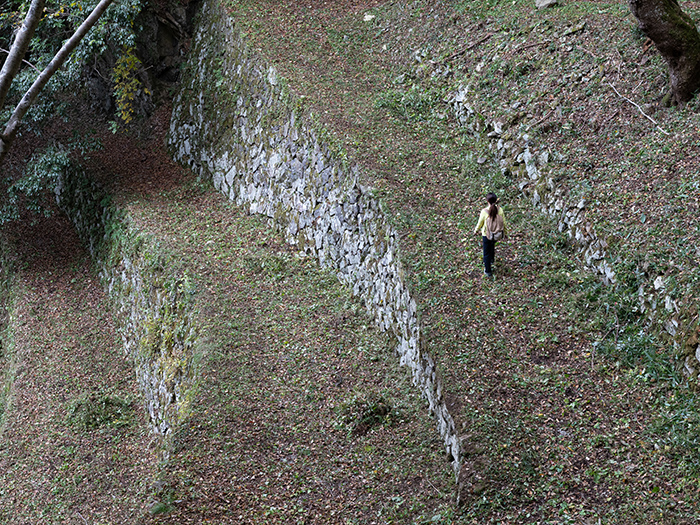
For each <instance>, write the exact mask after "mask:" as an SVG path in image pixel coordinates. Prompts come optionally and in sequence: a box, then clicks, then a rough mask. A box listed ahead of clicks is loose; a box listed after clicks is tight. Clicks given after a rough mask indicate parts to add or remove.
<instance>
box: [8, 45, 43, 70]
mask: <svg viewBox="0 0 700 525" xmlns="http://www.w3.org/2000/svg"><path fill="white" fill-rule="evenodd" d="M0 53H7V54H8V55H9V54H10V52H9V51H8V50H7V49H3V48H1V47H0ZM22 62H23V63H24V64H27V65H28V66H29V67H31V68H32V69H33V70H34V71H36V72H37V73H38V72H39V69H38V68H37V67H36V66H35V65H34V64H32V63H31V62H27V61H26V60H24V59H22Z"/></svg>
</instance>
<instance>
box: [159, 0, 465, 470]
mask: <svg viewBox="0 0 700 525" xmlns="http://www.w3.org/2000/svg"><path fill="white" fill-rule="evenodd" d="M200 17H201V18H200V21H199V24H198V27H197V29H196V31H195V35H194V38H193V42H192V51H191V53H190V60H189V62H188V64H187V67H186V69H185V72H184V74H183V82H182V86H181V90H180V93H179V94H178V96H177V97H176V99H175V102H174V105H173V114H172V121H171V129H170V137H169V144H170V148H171V149H172V154H173V156H174V158H175V159H176V160H178V161H179V162H181V163H183V164H186V165H187V166H189V167H190V168H191V169H192V170H194V171H195V172H196V173H198V174H199V176H200V177H202V178H205V179H211V180H212V181H213V183H214V186H215V187H216V188H217V189H218V190H219V191H221V192H222V193H224V194H225V195H227V196H228V197H229V199H231V200H232V201H235V202H236V203H237V204H239V205H245V206H247V207H248V208H249V210H250V213H258V214H263V215H265V216H267V217H269V218H270V221H271V223H272V224H273V225H274V226H275V227H277V228H279V229H280V230H282V231H283V232H284V235H285V237H286V239H287V241H288V242H290V243H292V244H296V245H297V246H299V248H300V249H302V250H304V251H306V252H307V253H308V254H310V255H313V256H314V257H316V258H317V259H318V260H319V262H320V263H321V265H322V266H324V267H327V268H331V269H333V270H334V271H335V272H336V274H337V275H338V277H339V278H340V280H341V281H343V282H344V283H346V284H347V285H348V287H349V288H350V289H352V291H353V293H354V294H356V295H359V296H360V297H362V299H363V300H364V302H365V304H366V306H367V309H368V311H369V312H370V315H372V316H373V317H374V318H375V320H376V322H377V324H378V325H379V326H380V327H381V328H383V329H384V330H386V331H389V332H390V333H391V334H393V335H394V336H395V337H396V339H397V345H396V351H397V353H398V355H399V358H400V362H401V364H402V365H405V366H408V367H409V368H410V369H411V372H412V374H413V381H414V384H415V385H416V386H417V387H418V388H419V389H420V391H421V393H422V395H423V396H424V397H425V399H427V401H428V404H429V407H430V411H431V412H432V413H433V414H434V416H435V418H436V421H437V426H438V430H439V432H440V435H441V436H442V438H443V440H444V443H445V447H446V450H447V453H448V456H449V457H450V458H451V461H452V465H453V468H454V470H455V473H456V474H457V473H458V472H459V466H460V445H459V440H458V437H457V433H456V429H455V424H454V421H453V419H452V416H451V415H450V413H449V410H448V409H447V406H446V403H445V400H444V397H443V393H442V384H441V381H440V378H439V375H438V372H437V367H436V364H435V362H434V360H433V358H432V357H431V356H430V355H429V354H428V353H427V352H426V351H425V350H424V349H423V348H422V346H421V336H420V322H419V316H418V308H417V305H416V302H415V300H414V299H413V297H412V296H411V292H410V290H409V288H408V286H407V281H406V278H405V275H404V269H403V266H402V264H401V261H400V246H399V239H398V236H397V234H396V232H395V231H394V229H393V228H392V227H391V226H390V225H389V223H388V222H387V220H386V217H385V216H384V214H383V212H382V207H381V204H380V202H379V201H378V200H377V198H375V197H374V195H373V192H372V190H371V189H370V188H367V187H365V186H363V185H362V184H360V182H359V173H358V171H357V169H355V168H353V167H351V166H349V165H348V164H347V163H346V162H345V161H344V160H343V159H342V156H341V155H339V154H335V153H333V150H332V147H331V145H330V144H329V141H328V140H326V139H324V132H323V130H322V129H321V128H319V127H317V126H315V125H313V124H311V123H310V122H309V121H308V120H305V119H302V118H300V117H299V115H298V113H297V112H296V111H295V110H294V106H295V102H294V100H293V99H292V97H290V96H289V95H288V93H287V91H286V89H285V83H284V79H282V78H280V77H279V75H278V74H277V72H276V71H275V69H274V68H271V67H268V66H267V65H266V64H265V63H264V62H263V61H262V60H261V58H259V57H258V56H256V55H255V54H254V53H252V52H250V51H249V50H248V49H247V48H246V45H245V43H244V42H243V40H242V39H241V37H240V35H239V33H238V31H237V30H236V29H235V28H234V26H233V23H232V21H231V20H230V19H229V17H228V16H227V15H226V13H225V11H224V10H223V9H222V8H221V7H220V6H219V4H218V3H217V2H215V1H209V2H205V4H204V5H203V7H202V11H201V13H200Z"/></svg>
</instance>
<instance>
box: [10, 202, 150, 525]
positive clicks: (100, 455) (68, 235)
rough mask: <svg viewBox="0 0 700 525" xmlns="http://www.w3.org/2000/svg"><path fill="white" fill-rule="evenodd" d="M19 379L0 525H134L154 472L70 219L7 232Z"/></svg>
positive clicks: (126, 369) (133, 395) (125, 369)
mask: <svg viewBox="0 0 700 525" xmlns="http://www.w3.org/2000/svg"><path fill="white" fill-rule="evenodd" d="M5 239H6V240H7V242H8V246H7V248H8V251H9V252H10V253H11V254H12V257H11V263H12V266H13V268H14V278H13V282H14V283H15V286H14V287H13V289H12V297H13V301H12V303H11V305H10V309H9V312H10V320H9V333H10V335H11V338H12V339H11V340H12V341H13V344H12V346H10V347H5V348H3V352H4V354H5V355H4V357H5V358H6V359H7V358H8V357H10V358H11V360H12V362H13V363H14V367H15V370H13V372H14V380H13V381H11V382H9V388H10V390H9V392H8V393H9V395H8V398H7V401H8V406H7V407H6V411H5V414H4V425H3V427H2V431H1V433H0V523H7V524H28V525H29V524H31V525H37V524H49V523H51V524H53V523H75V524H78V523H85V522H86V520H89V523H134V522H135V520H136V519H137V517H138V516H139V515H140V514H142V513H143V511H144V504H145V501H146V497H147V494H148V482H149V480H150V479H151V473H152V472H153V469H154V467H155V465H154V458H153V457H151V453H150V452H149V441H150V440H151V436H149V435H148V433H147V431H146V430H145V424H144V421H143V417H142V412H143V411H142V409H141V402H140V399H139V396H138V393H137V391H136V388H135V384H136V381H135V378H134V373H133V367H132V365H131V364H130V363H129V361H128V359H126V358H125V356H124V354H123V351H122V348H121V340H120V338H119V337H118V336H117V332H116V329H115V327H114V324H113V320H112V317H111V315H110V309H109V305H108V302H107V299H106V297H105V295H104V293H103V291H102V287H101V284H100V282H99V279H98V278H97V276H96V275H95V273H94V270H93V267H92V264H91V261H90V258H89V256H88V254H87V253H86V252H85V251H84V250H83V249H82V248H81V247H80V244H79V241H78V239H77V236H76V234H75V232H74V230H73V228H72V226H71V225H70V224H69V223H68V221H66V220H65V219H64V218H62V217H60V216H54V217H52V218H49V219H35V220H34V224H32V219H31V218H27V219H26V220H25V221H23V222H22V223H21V224H20V225H14V227H12V228H9V229H8V228H7V227H5Z"/></svg>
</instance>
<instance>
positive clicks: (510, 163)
mask: <svg viewBox="0 0 700 525" xmlns="http://www.w3.org/2000/svg"><path fill="white" fill-rule="evenodd" d="M450 102H451V104H452V110H453V113H454V115H455V116H456V118H457V119H458V121H459V122H460V123H461V124H462V125H463V126H465V127H467V128H468V129H470V130H471V132H472V133H473V134H474V135H475V136H477V137H479V138H481V139H482V140H486V141H487V142H488V145H489V148H490V149H491V151H492V152H493V154H494V157H495V159H496V161H497V162H498V164H499V166H500V169H501V171H502V172H504V173H508V174H509V175H511V176H513V177H514V178H515V179H516V180H517V181H518V186H519V188H520V190H521V191H522V192H523V193H524V194H525V195H526V196H527V197H528V198H530V200H531V201H532V203H533V205H534V206H535V207H536V208H538V209H540V210H541V211H542V212H544V213H546V214H547V215H549V216H550V217H552V218H554V219H555V220H556V223H557V227H558V229H559V231H560V232H565V233H566V234H567V235H568V237H569V239H570V240H571V241H572V242H573V244H574V246H576V247H577V251H578V252H579V253H580V254H581V256H582V259H583V262H584V264H585V265H586V266H587V267H588V268H589V269H590V270H591V271H593V272H595V273H596V274H598V275H599V276H600V277H601V278H602V280H603V282H605V283H606V284H609V285H615V284H616V276H615V271H614V269H613V268H612V266H611V264H610V263H609V262H608V261H609V259H610V257H609V254H608V252H607V250H608V243H607V242H606V241H605V239H603V238H602V237H600V236H599V235H598V234H597V233H596V231H595V226H594V225H593V224H592V223H591V221H590V220H588V219H587V218H586V204H587V203H586V201H585V200H584V199H581V200H577V201H576V202H570V201H568V196H569V192H568V191H567V188H566V187H565V186H564V185H563V184H559V183H557V181H555V179H554V177H552V176H551V174H550V173H549V169H548V164H549V163H550V162H551V158H550V157H551V156H550V153H549V152H548V151H547V149H546V148H540V147H538V145H536V144H535V143H534V142H533V141H532V140H531V139H530V137H529V136H528V134H527V133H525V132H522V131H520V130H519V129H518V128H517V127H515V126H512V127H511V126H508V123H507V122H506V119H503V120H494V121H490V122H489V121H486V122H485V121H484V120H483V118H482V117H481V116H480V115H478V114H477V112H476V110H475V109H474V107H473V105H472V104H471V103H470V101H469V88H468V86H463V87H461V88H459V89H457V90H456V91H455V92H454V93H453V94H452V96H451V97H450ZM699 253H700V251H699ZM639 274H640V275H646V274H647V272H646V271H645V270H644V269H643V268H640V269H639ZM671 281H672V278H671V277H670V276H667V275H652V276H651V278H649V279H648V281H647V282H646V283H643V284H641V285H640V286H639V290H638V295H639V309H640V311H641V313H642V314H644V315H645V316H646V318H647V319H648V321H649V323H650V324H651V325H654V326H656V327H657V328H658V329H660V330H661V331H662V332H663V333H665V334H666V337H667V338H669V339H670V340H671V342H672V344H673V346H674V349H675V351H676V355H677V356H678V357H679V359H680V360H681V363H682V366H683V372H684V373H685V375H686V376H687V377H688V378H689V379H690V380H691V381H693V382H695V381H697V379H698V375H699V374H700V346H698V335H699V333H700V325H699V322H698V316H697V306H696V305H693V304H692V301H693V299H692V298H686V299H688V301H689V303H688V304H685V305H681V304H679V303H680V301H681V299H680V298H679V295H678V293H677V292H676V293H675V294H674V293H671V291H670V288H671V287H670V286H669V282H671Z"/></svg>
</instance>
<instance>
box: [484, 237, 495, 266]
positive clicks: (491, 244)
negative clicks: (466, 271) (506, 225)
mask: <svg viewBox="0 0 700 525" xmlns="http://www.w3.org/2000/svg"><path fill="white" fill-rule="evenodd" d="M482 239H483V242H484V272H485V273H486V274H488V275H491V265H492V264H493V261H494V259H495V258H496V241H489V240H488V239H487V238H486V237H482Z"/></svg>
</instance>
